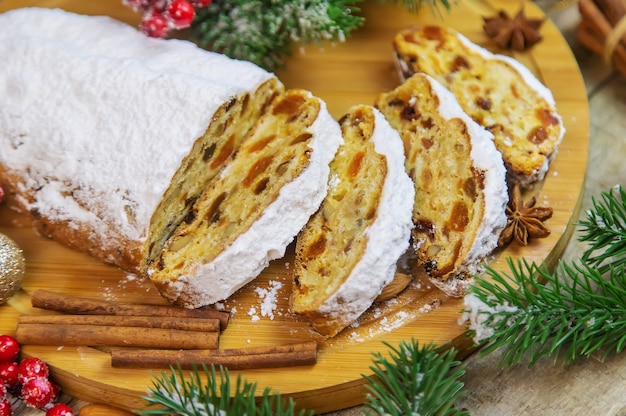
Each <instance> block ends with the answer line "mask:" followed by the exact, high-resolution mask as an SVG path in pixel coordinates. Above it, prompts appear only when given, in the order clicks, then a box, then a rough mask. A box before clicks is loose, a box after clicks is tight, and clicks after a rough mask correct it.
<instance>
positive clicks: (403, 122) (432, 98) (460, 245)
mask: <svg viewBox="0 0 626 416" xmlns="http://www.w3.org/2000/svg"><path fill="white" fill-rule="evenodd" d="M376 106H377V107H378V108H379V109H380V110H381V112H382V113H383V114H384V115H385V116H386V117H387V119H388V120H389V122H390V124H391V125H392V126H393V127H395V128H396V129H397V130H398V131H399V132H400V136H401V138H402V141H403V142H404V150H405V155H406V170H407V172H408V173H409V176H410V177H411V179H413V182H414V184H415V205H414V208H413V222H414V224H415V227H414V229H413V231H412V234H413V246H414V247H415V250H416V254H417V258H418V260H417V262H418V264H417V265H418V272H426V273H428V276H429V277H430V278H431V281H432V282H433V283H434V284H436V285H437V286H438V287H440V288H441V289H442V290H444V291H445V292H446V293H448V294H450V295H453V296H458V295H462V293H463V290H464V288H465V287H466V286H467V285H466V283H468V282H470V281H471V277H472V275H474V274H476V273H479V272H480V271H481V266H482V264H483V262H484V260H485V258H486V256H487V255H488V254H489V253H491V252H492V251H493V249H494V248H495V247H496V245H497V242H498V236H499V235H500V232H501V231H502V229H503V228H504V226H505V225H506V214H505V207H506V203H507V200H508V196H507V187H506V178H505V177H506V171H505V168H504V164H503V162H502V157H501V155H500V153H498V151H497V150H496V148H495V146H494V144H493V136H492V135H491V133H489V132H488V131H487V130H485V129H484V128H482V127H481V126H479V125H478V124H476V123H475V122H474V121H472V119H471V118H469V116H468V115H467V114H465V113H464V112H463V110H462V109H461V107H460V106H459V104H458V103H457V101H456V100H455V98H454V96H453V95H452V94H451V93H450V92H449V91H448V90H447V89H446V88H445V87H443V86H442V85H441V84H440V83H438V82H437V81H435V80H434V79H433V78H431V77H430V76H428V75H425V74H415V75H413V76H412V77H410V78H409V79H407V80H406V81H405V82H404V83H403V84H401V85H400V86H399V87H397V88H396V89H394V90H393V91H390V92H387V93H383V94H381V95H380V96H379V97H378V98H377V101H376Z"/></svg>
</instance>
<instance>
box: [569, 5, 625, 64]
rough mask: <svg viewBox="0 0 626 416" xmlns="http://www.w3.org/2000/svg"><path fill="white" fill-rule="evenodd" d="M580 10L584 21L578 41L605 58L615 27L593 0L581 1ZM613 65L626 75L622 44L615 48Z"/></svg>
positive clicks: (579, 30) (578, 33) (579, 28)
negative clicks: (607, 43) (609, 39)
mask: <svg viewBox="0 0 626 416" xmlns="http://www.w3.org/2000/svg"><path fill="white" fill-rule="evenodd" d="M578 8H579V10H580V14H581V17H582V21H581V23H580V25H579V27H578V31H577V33H576V39H578V41H579V42H581V43H582V44H583V45H585V46H586V47H587V48H589V49H590V50H592V51H593V52H594V53H597V54H599V55H600V56H604V48H605V45H606V41H607V38H608V36H609V34H610V33H611V30H612V29H613V27H612V26H611V24H610V23H609V21H608V20H607V18H606V16H605V15H604V14H603V13H602V11H601V10H600V9H598V7H597V6H596V4H595V3H594V2H593V0H580V1H579V2H578ZM612 63H613V65H614V66H615V68H616V69H617V70H619V71H620V72H622V73H624V74H626V72H625V70H626V48H624V45H622V44H621V43H618V44H617V45H616V46H615V50H614V51H613V55H612Z"/></svg>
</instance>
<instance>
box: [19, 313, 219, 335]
mask: <svg viewBox="0 0 626 416" xmlns="http://www.w3.org/2000/svg"><path fill="white" fill-rule="evenodd" d="M17 324H18V325H24V324H48V325H98V326H125V327H142V328H162V329H178V330H182V331H203V332H218V331H219V330H220V321H219V319H214V318H211V319H202V318H185V319H181V318H177V317H171V316H124V315H122V316H115V315H32V316H29V315H22V316H20V317H18V318H17Z"/></svg>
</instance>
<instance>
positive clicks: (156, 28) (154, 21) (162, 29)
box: [141, 13, 169, 38]
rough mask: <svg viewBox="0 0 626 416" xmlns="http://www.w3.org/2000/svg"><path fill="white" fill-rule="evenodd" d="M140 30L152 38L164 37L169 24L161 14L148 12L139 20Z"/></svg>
mask: <svg viewBox="0 0 626 416" xmlns="http://www.w3.org/2000/svg"><path fill="white" fill-rule="evenodd" d="M141 31H142V32H143V33H145V34H146V35H148V36H150V37H152V38H164V37H166V36H167V32H169V25H168V23H167V19H166V18H165V16H163V15H162V14H159V13H148V14H146V15H144V16H143V20H142V21H141Z"/></svg>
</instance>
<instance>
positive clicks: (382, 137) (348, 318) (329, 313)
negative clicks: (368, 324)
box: [317, 107, 415, 327]
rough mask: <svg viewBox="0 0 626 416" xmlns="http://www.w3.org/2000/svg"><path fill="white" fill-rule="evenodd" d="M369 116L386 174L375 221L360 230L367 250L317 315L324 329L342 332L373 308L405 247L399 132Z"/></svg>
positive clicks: (410, 188) (405, 194) (405, 180)
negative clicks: (327, 327)
mask: <svg viewBox="0 0 626 416" xmlns="http://www.w3.org/2000/svg"><path fill="white" fill-rule="evenodd" d="M370 108H371V111H372V112H373V114H374V116H375V117H374V123H375V127H374V131H373V133H372V137H371V138H370V140H371V141H372V142H373V143H374V148H375V150H376V152H377V153H379V154H381V155H384V156H385V158H386V162H387V175H386V176H385V182H384V185H383V189H382V195H381V198H380V204H379V205H378V208H377V213H376V219H375V220H374V222H373V223H372V224H371V225H370V226H369V227H368V228H367V229H366V230H365V234H366V235H367V247H366V249H365V252H364V254H363V257H362V258H361V259H360V260H359V262H358V263H357V264H356V265H355V267H354V269H353V270H352V272H351V273H350V275H349V276H348V277H347V278H346V279H345V281H344V282H343V284H342V285H341V286H340V287H339V288H338V289H337V290H336V291H335V292H334V293H333V294H332V295H331V296H329V297H328V298H327V299H326V300H325V301H324V302H323V303H322V304H321V305H320V306H319V308H318V310H317V312H319V313H320V314H323V315H325V319H326V321H327V322H326V323H325V326H329V327H333V326H336V327H342V326H347V325H348V324H350V323H352V322H354V321H355V320H356V319H357V318H358V317H359V316H361V314H363V312H365V311H366V310H367V309H368V308H369V307H370V306H371V305H372V303H373V301H374V299H375V298H376V297H377V296H378V295H379V294H380V293H381V291H382V289H383V288H384V287H385V286H387V285H388V284H389V283H390V282H391V281H392V280H393V277H394V274H395V272H396V262H397V261H398V259H399V258H400V256H401V255H402V254H403V253H404V252H405V251H406V249H407V248H408V246H409V237H410V234H411V228H412V227H413V220H412V213H413V203H414V200H415V187H414V185H413V181H412V180H411V178H410V177H409V176H408V174H407V173H406V170H405V168H404V160H405V156H404V149H403V145H402V140H401V139H400V135H399V133H398V132H397V131H396V130H394V129H393V128H392V127H391V126H390V125H389V123H388V122H387V120H386V119H385V118H384V116H383V115H382V113H380V111H379V110H377V109H375V108H373V107H370Z"/></svg>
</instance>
